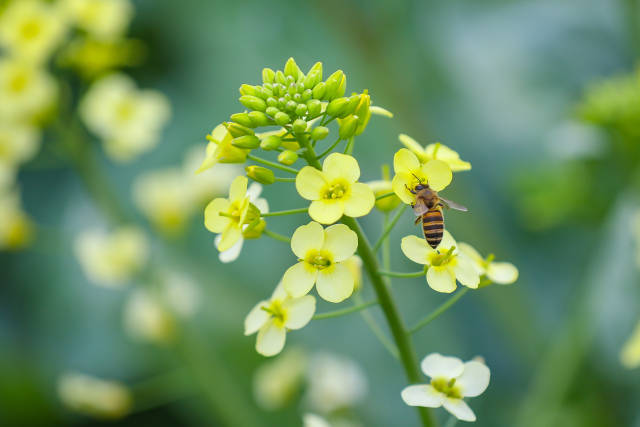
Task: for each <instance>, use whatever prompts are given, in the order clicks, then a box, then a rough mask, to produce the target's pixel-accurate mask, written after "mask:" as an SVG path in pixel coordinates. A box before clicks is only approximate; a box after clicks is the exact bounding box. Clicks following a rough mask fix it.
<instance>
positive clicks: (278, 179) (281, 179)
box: [274, 176, 296, 182]
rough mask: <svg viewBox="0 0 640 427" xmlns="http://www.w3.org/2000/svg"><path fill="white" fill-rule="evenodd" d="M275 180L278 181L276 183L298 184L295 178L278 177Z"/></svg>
mask: <svg viewBox="0 0 640 427" xmlns="http://www.w3.org/2000/svg"><path fill="white" fill-rule="evenodd" d="M274 179H275V180H276V182H296V179H295V178H281V177H279V176H276V177H275V178H274Z"/></svg>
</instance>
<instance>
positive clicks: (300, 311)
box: [244, 284, 316, 356]
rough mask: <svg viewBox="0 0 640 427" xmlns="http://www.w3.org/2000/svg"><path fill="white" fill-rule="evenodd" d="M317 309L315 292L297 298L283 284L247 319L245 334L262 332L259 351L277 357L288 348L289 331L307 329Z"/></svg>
mask: <svg viewBox="0 0 640 427" xmlns="http://www.w3.org/2000/svg"><path fill="white" fill-rule="evenodd" d="M315 311H316V299H315V298H314V297H313V296H311V295H305V296H302V297H300V298H294V297H292V296H290V295H289V294H287V293H286V292H285V290H284V288H283V286H282V284H279V285H278V286H277V287H276V290H275V291H274V292H273V295H272V296H271V299H269V300H265V301H260V302H259V303H258V304H256V306H255V307H253V308H252V309H251V311H250V312H249V314H248V315H247V317H246V318H245V320H244V334H245V335H252V334H255V333H256V332H257V333H258V338H257V340H256V351H257V352H258V353H260V354H262V355H263V356H275V355H276V354H278V353H280V352H281V351H282V349H283V348H284V342H285V340H286V334H287V330H292V329H300V328H303V327H304V326H305V325H306V324H307V323H309V321H310V320H311V318H312V317H313V314H314V313H315Z"/></svg>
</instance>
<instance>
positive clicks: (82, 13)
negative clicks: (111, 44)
mask: <svg viewBox="0 0 640 427" xmlns="http://www.w3.org/2000/svg"><path fill="white" fill-rule="evenodd" d="M62 8H63V10H64V11H65V12H66V14H67V16H68V17H69V19H70V20H71V21H73V23H74V24H75V25H76V26H77V27H79V28H81V29H83V30H84V31H86V32H87V33H89V34H91V35H92V36H93V37H95V38H98V39H114V38H118V37H121V36H122V35H123V34H124V33H125V31H126V30H127V27H128V26H129V22H130V21H131V18H132V17H133V5H132V4H131V2H130V1H129V0H63V1H62Z"/></svg>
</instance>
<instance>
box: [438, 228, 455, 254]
mask: <svg viewBox="0 0 640 427" xmlns="http://www.w3.org/2000/svg"><path fill="white" fill-rule="evenodd" d="M454 246H456V247H457V243H456V241H455V239H454V238H453V236H452V235H451V233H449V232H448V231H447V230H446V229H445V230H444V233H442V240H441V241H440V243H439V244H438V248H437V249H438V251H440V253H443V252H446V251H448V250H449V249H451V248H452V247H454Z"/></svg>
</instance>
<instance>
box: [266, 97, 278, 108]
mask: <svg viewBox="0 0 640 427" xmlns="http://www.w3.org/2000/svg"><path fill="white" fill-rule="evenodd" d="M277 105H278V100H277V99H275V98H274V97H273V96H270V97H269V98H267V107H275V106H277Z"/></svg>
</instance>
